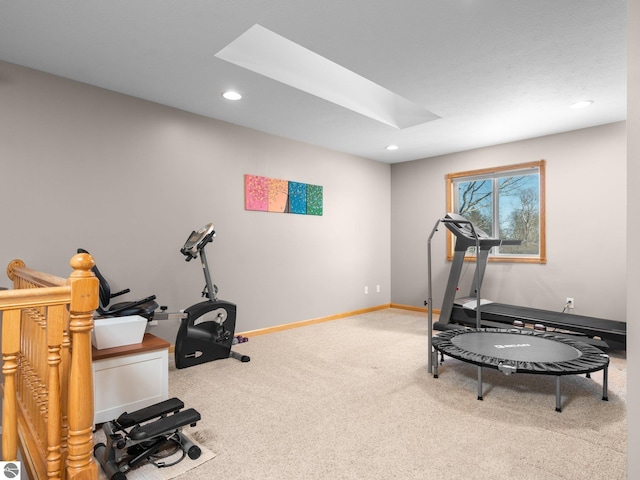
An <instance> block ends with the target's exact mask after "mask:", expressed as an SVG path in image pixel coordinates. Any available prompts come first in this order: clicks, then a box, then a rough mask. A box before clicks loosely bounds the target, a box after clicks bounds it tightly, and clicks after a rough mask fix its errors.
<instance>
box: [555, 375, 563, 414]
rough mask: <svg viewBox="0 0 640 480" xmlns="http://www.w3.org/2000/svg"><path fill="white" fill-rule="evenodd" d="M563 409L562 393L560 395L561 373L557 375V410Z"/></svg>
mask: <svg viewBox="0 0 640 480" xmlns="http://www.w3.org/2000/svg"><path fill="white" fill-rule="evenodd" d="M561 411H562V395H560V375H556V412H561Z"/></svg>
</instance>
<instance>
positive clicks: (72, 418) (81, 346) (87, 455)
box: [67, 253, 98, 480]
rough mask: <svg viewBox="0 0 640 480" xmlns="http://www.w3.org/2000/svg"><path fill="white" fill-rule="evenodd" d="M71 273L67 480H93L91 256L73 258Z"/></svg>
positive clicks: (94, 296)
mask: <svg viewBox="0 0 640 480" xmlns="http://www.w3.org/2000/svg"><path fill="white" fill-rule="evenodd" d="M70 265H71V267H72V268H73V270H74V271H73V273H72V274H71V275H70V277H69V282H70V283H71V285H72V289H71V292H72V293H71V304H70V307H69V310H70V311H69V314H70V317H69V331H70V332H71V367H70V375H69V386H68V387H69V411H68V416H69V441H68V455H67V479H68V480H72V479H75V480H85V479H86V480H89V479H90V480H94V479H96V478H97V466H96V464H95V462H94V460H93V373H92V371H93V370H92V366H91V330H92V328H93V312H94V311H95V309H96V308H97V307H98V279H97V278H96V277H95V275H94V274H93V272H92V271H91V268H92V267H93V266H94V261H93V258H92V257H91V255H88V254H82V253H81V254H78V255H75V256H74V257H73V258H72V259H71V262H70Z"/></svg>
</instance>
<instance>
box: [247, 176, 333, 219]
mask: <svg viewBox="0 0 640 480" xmlns="http://www.w3.org/2000/svg"><path fill="white" fill-rule="evenodd" d="M322 205H323V198H322V186H320V185H310V184H308V183H299V182H292V181H289V180H280V179H277V178H269V177H260V176H258V175H245V176H244V208H245V210H257V211H261V212H278V213H297V214H300V215H322Z"/></svg>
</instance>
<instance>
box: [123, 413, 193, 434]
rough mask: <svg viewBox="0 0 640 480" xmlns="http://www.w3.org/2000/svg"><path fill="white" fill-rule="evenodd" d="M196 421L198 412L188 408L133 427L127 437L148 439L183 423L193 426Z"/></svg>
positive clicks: (176, 427) (174, 428)
mask: <svg viewBox="0 0 640 480" xmlns="http://www.w3.org/2000/svg"><path fill="white" fill-rule="evenodd" d="M198 421H200V413H199V412H198V411H196V410H194V409H193V408H189V409H187V410H182V411H180V412H178V413H174V414H173V415H169V416H167V417H162V418H160V419H158V420H156V421H154V422H150V423H147V424H145V425H141V426H138V427H134V428H132V429H131V431H130V432H129V437H130V438H131V440H133V441H134V442H139V441H142V440H149V439H152V438H154V437H157V436H158V435H161V434H163V433H166V432H169V431H172V430H176V429H178V428H180V427H183V426H185V425H192V426H193V425H195V423H196V422H198Z"/></svg>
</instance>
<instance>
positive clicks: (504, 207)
mask: <svg viewBox="0 0 640 480" xmlns="http://www.w3.org/2000/svg"><path fill="white" fill-rule="evenodd" d="M544 167H545V162H544V160H541V161H539V162H531V163H526V164H519V165H511V166H507V167H499V168H494V169H483V170H473V171H467V172H458V173H451V174H448V175H447V176H446V181H447V211H449V212H455V213H458V214H460V215H462V216H464V217H466V218H467V219H468V220H471V221H472V222H473V223H474V224H475V225H476V226H478V227H479V228H481V229H482V230H484V231H485V232H486V233H488V234H489V235H491V236H493V237H496V238H500V239H503V240H519V241H520V244H519V245H501V246H499V247H494V248H493V251H492V252H491V254H490V256H489V261H514V262H534V263H545V262H546V253H545V250H546V249H545V228H544V225H545V224H544V221H545V218H544V212H545V209H544ZM447 252H448V257H449V258H450V259H451V258H453V239H452V237H451V235H450V234H449V235H447Z"/></svg>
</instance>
